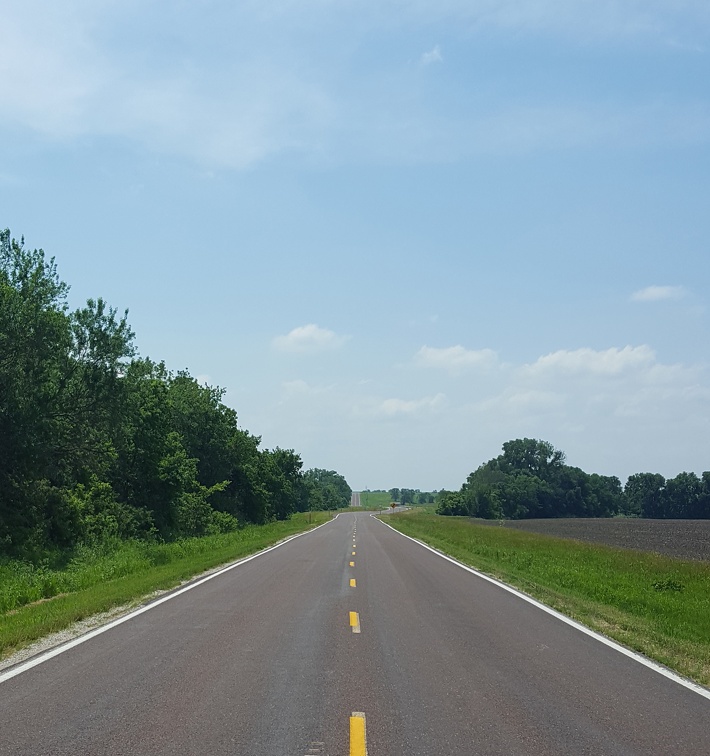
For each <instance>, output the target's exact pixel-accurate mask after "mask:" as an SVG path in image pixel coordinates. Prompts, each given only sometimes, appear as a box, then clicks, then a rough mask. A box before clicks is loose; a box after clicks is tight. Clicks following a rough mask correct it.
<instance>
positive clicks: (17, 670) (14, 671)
mask: <svg viewBox="0 0 710 756" xmlns="http://www.w3.org/2000/svg"><path fill="white" fill-rule="evenodd" d="M335 519H337V515H336V516H335V517H334V518H333V520H335ZM333 520H328V521H327V522H324V523H322V524H321V525H318V526H316V527H315V528H313V529H312V530H306V531H304V532H303V533H296V534H295V535H292V536H289V537H288V538H285V539H284V540H283V541H281V542H280V543H276V544H274V545H273V546H269V548H268V549H264V550H263V551H258V552H257V553H256V554H251V555H250V556H248V557H244V559H240V560H239V561H237V562H234V563H233V564H230V565H228V566H227V567H224V568H222V569H221V570H218V571H217V572H213V573H212V574H210V575H207V576H206V577H203V578H201V579H199V580H196V581H195V582H194V583H190V584H189V585H186V586H184V587H183V588H179V589H178V590H176V591H174V592H173V593H168V594H167V595H165V596H162V597H161V598H159V599H156V600H155V601H152V602H151V603H150V604H146V605H145V606H141V607H140V608H138V609H136V610H135V611H133V612H129V613H128V614H124V615H123V617H119V618H118V619H115V620H113V621H112V622H109V623H108V624H106V625H102V626H101V627H97V628H96V629H95V630H90V631H89V632H88V633H85V634H84V635H80V636H79V637H78V638H74V639H73V640H70V641H69V642H68V643H64V644H63V645H61V646H56V647H55V648H52V649H50V650H49V651H46V652H45V653H43V654H39V655H38V656H35V657H33V658H31V659H28V660H27V661H25V662H22V663H20V664H18V665H17V666H16V667H10V669H8V670H7V671H6V672H2V673H0V683H4V682H5V681H6V680H10V679H11V678H13V677H16V676H17V675H20V674H22V673H23V672H27V671H28V670H29V669H32V667H36V666H38V665H39V664H42V663H43V662H46V661H49V659H53V658H54V657H55V656H59V654H63V653H64V652H65V651H69V649H70V648H74V647H75V646H79V645H81V644H82V643H85V642H86V641H88V640H91V638H95V637H96V636H97V635H101V633H105V632H106V631H107V630H111V629H113V628H114V627H117V626H118V625H122V624H123V623H124V622H128V620H130V619H133V618H134V617H137V616H138V615H139V614H143V613H144V612H147V611H150V610H151V609H155V607H156V606H160V605H161V604H164V603H165V602H166V601H170V599H174V598H175V597H177V596H180V595H182V594H183V593H187V591H191V590H192V589H193V588H197V587H198V586H199V585H202V584H203V583H206V582H207V581H208V580H213V579H214V578H216V577H219V576H220V575H223V574H224V573H225V572H229V571H230V570H233V569H234V568H235V567H239V566H241V565H242V564H246V563H247V562H251V560H252V559H256V558H257V557H260V556H263V555H264V554H268V553H269V552H270V551H273V550H274V549H278V548H280V547H281V546H285V545H286V544H287V543H289V541H293V540H294V538H300V537H301V536H304V535H308V534H309V533H314V532H315V531H316V530H318V529H319V528H322V527H323V525H328V524H329V523H331V522H333Z"/></svg>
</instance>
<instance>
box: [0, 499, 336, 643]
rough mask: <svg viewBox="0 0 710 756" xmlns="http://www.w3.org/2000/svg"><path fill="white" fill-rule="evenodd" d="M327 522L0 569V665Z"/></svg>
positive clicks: (321, 517)
mask: <svg viewBox="0 0 710 756" xmlns="http://www.w3.org/2000/svg"><path fill="white" fill-rule="evenodd" d="M330 517H331V514H330V513H328V512H313V513H312V514H310V516H309V514H297V515H294V516H293V517H292V518H291V519H290V520H286V521H281V522H273V523H269V524H267V525H249V526H247V527H244V528H243V529H241V530H238V531H235V532H233V533H224V534H220V535H214V536H206V537H203V538H188V539H184V540H180V541H175V542H174V543H147V542H141V541H127V542H125V541H124V542H117V543H114V544H109V545H105V546H102V547H95V548H89V547H80V548H78V549H76V550H75V551H74V552H73V554H72V555H71V557H70V559H69V560H68V561H67V562H66V564H65V565H64V566H62V567H55V566H50V565H49V562H46V563H43V564H41V565H38V566H37V565H32V564H28V563H24V562H5V563H3V564H0V658H3V657H4V656H7V655H8V654H9V653H11V652H12V651H13V650H16V649H18V648H20V647H22V646H24V645H26V644H28V643H30V642H32V641H34V640H37V639H38V638H40V637H42V636H43V635H46V634H47V633H51V632H55V631H57V630H62V629H64V628H66V627H68V626H69V625H70V624H71V623H73V622H76V621H77V620H81V619H85V618H86V617H88V616H90V615H92V614H96V613H98V612H104V611H108V610H110V609H112V608H114V607H116V606H120V605H123V604H126V603H130V602H135V601H137V600H140V599H141V598H143V597H145V596H146V595H148V594H150V593H152V592H153V591H157V590H166V589H170V588H173V587H175V586H176V585H178V584H179V583H180V582H181V581H183V580H186V579H188V578H190V577H193V576H195V575H197V574H199V573H200V572H203V571H205V570H208V569H211V568H213V567H217V566H219V565H221V564H225V563H228V562H230V561H234V560H235V559H239V558H240V557H243V556H246V555H247V554H251V553H254V552H256V551H259V550H260V549H263V548H266V547H268V546H270V545H272V544H274V543H276V542H277V541H279V540H281V539H283V538H286V537H288V536H289V535H293V534H295V533H298V532H300V531H303V530H307V529H308V528H309V527H315V526H316V525H318V524H320V523H322V522H325V521H326V520H328V519H329V518H330ZM309 520H310V521H311V522H310V523H309Z"/></svg>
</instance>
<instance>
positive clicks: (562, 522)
mask: <svg viewBox="0 0 710 756" xmlns="http://www.w3.org/2000/svg"><path fill="white" fill-rule="evenodd" d="M477 522H486V523H487V524H491V525H493V524H494V523H493V522H491V521H490V520H478V521H477ZM505 527H508V528H515V529H517V530H527V531H529V532H531V533H543V534H545V535H550V536H556V537H557V538H573V539H575V540H577V541H587V542H590V543H604V544H607V545H608V546H617V547H619V548H622V549H638V550H640V551H654V552H656V553H657V554H665V555H666V556H671V557H676V558H679V559H699V560H703V561H710V520H637V519H631V518H629V519H624V518H613V519H608V520H607V519H589V518H579V519H573V518H564V519H548V520H506V521H505Z"/></svg>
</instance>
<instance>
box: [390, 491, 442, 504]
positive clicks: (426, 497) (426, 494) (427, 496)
mask: <svg viewBox="0 0 710 756" xmlns="http://www.w3.org/2000/svg"><path fill="white" fill-rule="evenodd" d="M387 493H389V495H390V497H391V498H392V501H396V502H398V503H399V504H402V505H405V504H433V503H434V500H435V498H436V492H435V491H434V492H431V491H420V490H419V489H418V488H390V489H389V491H388V492H387Z"/></svg>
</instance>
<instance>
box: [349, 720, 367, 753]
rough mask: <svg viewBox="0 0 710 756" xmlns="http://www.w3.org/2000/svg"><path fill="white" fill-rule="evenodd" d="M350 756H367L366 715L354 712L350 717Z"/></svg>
mask: <svg viewBox="0 0 710 756" xmlns="http://www.w3.org/2000/svg"><path fill="white" fill-rule="evenodd" d="M350 756H367V734H366V732H365V714H364V713H363V712H361V711H354V712H353V714H352V716H351V717H350Z"/></svg>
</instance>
